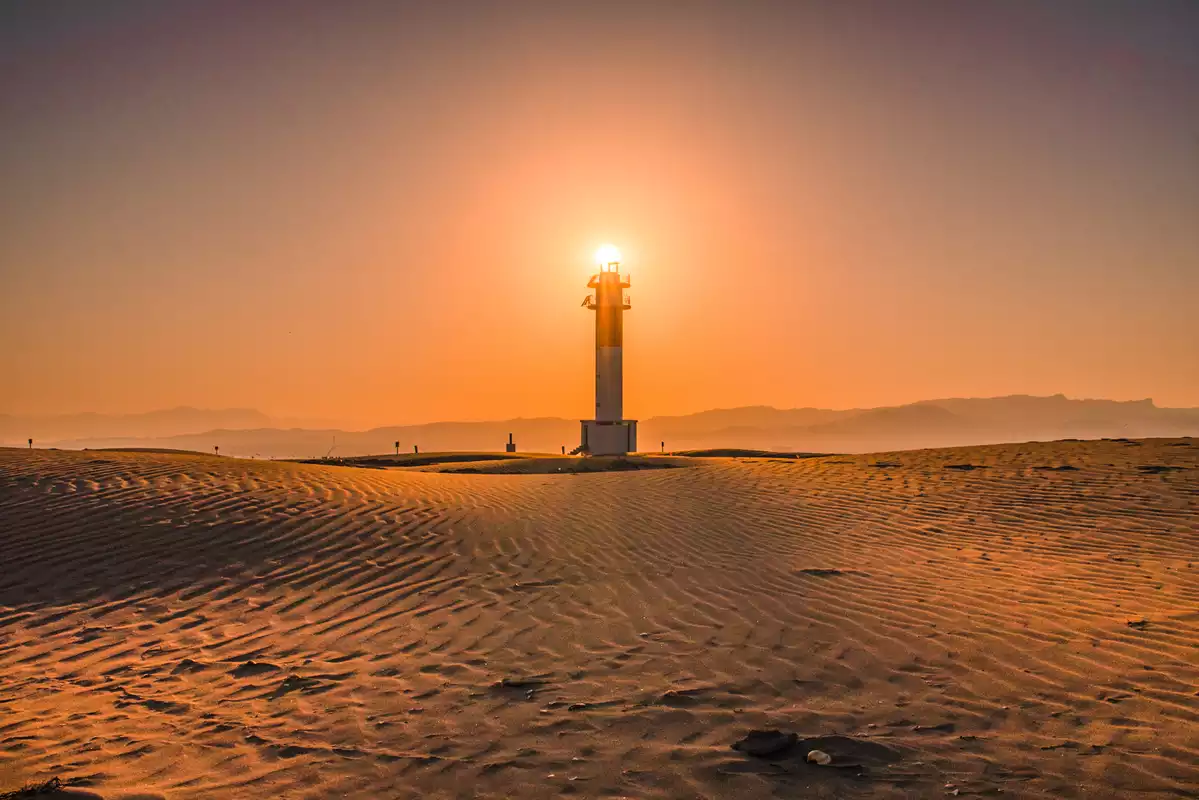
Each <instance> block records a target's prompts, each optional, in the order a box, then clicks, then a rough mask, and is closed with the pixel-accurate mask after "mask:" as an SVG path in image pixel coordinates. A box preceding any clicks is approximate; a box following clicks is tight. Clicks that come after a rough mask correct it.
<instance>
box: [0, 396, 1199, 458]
mask: <svg viewBox="0 0 1199 800" xmlns="http://www.w3.org/2000/svg"><path fill="white" fill-rule="evenodd" d="M218 417H219V418H222V419H234V420H250V421H251V423H252V424H250V425H240V424H238V423H237V422H234V423H225V424H223V425H220V426H214V427H211V429H209V428H206V427H204V425H203V423H204V422H205V421H207V420H211V419H213V418H218ZM43 419H51V418H43ZM54 419H59V420H65V421H67V422H69V423H70V424H76V425H79V426H80V427H81V428H82V427H86V425H92V426H93V428H92V430H96V429H104V430H118V429H122V426H124V429H123V430H121V432H120V433H116V434H105V433H93V432H87V433H83V434H77V435H74V436H70V435H68V436H63V437H61V438H60V439H58V440H56V441H42V439H43V438H45V437H42V436H39V435H38V434H37V433H36V432H35V433H30V434H26V433H25V432H24V430H20V431H17V430H15V429H13V428H12V425H13V424H14V423H13V421H12V420H13V418H7V419H3V418H0V425H3V426H7V427H4V428H0V430H3V431H4V435H3V436H2V437H0V438H2V439H3V440H5V441H8V442H9V443H11V444H17V445H20V444H23V443H24V440H25V438H26V436H27V435H32V436H34V437H35V438H37V439H39V444H43V445H47V446H58V447H71V448H83V447H91V448H95V447H168V448H177V449H184V450H201V451H211V450H212V448H213V446H214V445H218V446H220V448H221V453H223V454H227V455H238V456H258V457H262V458H266V457H274V458H312V457H317V456H323V455H334V456H350V455H367V454H375V453H389V452H392V451H393V449H394V443H395V442H397V441H398V442H400V449H401V450H402V451H406V452H407V451H411V450H412V447H413V446H414V445H417V446H419V447H420V449H421V450H422V451H425V452H431V451H437V450H488V451H490V450H502V449H503V445H504V443H505V442H506V441H507V437H508V434H509V433H511V434H513V436H514V437H515V439H516V444H517V448H518V449H519V450H521V451H524V452H550V453H555V452H559V450H560V448H561V447H562V445H565V446H566V448H567V449H570V448H572V447H574V445H575V444H576V443H577V440H578V436H579V423H578V421H577V420H571V419H559V418H556V417H544V418H537V419H513V420H504V421H494V422H436V423H430V424H425V425H405V426H391V427H383V428H374V429H372V430H368V431H344V430H338V429H334V428H322V429H304V428H282V427H267V426H263V425H262V424H261V422H260V420H265V419H268V418H267V417H266V415H264V414H261V413H260V412H257V411H252V410H244V409H230V410H225V411H200V410H197V409H171V410H169V411H162V412H153V413H151V414H140V415H128V416H125V417H103V416H102V415H88V414H79V415H72V416H71V417H65V418H54ZM67 422H61V423H56V424H62V425H64V427H66V426H67ZM134 425H141V426H144V427H143V428H142V430H145V429H148V428H152V427H154V426H159V428H160V429H166V430H170V429H171V426H176V427H175V429H174V430H170V433H148V434H131V433H129V432H128V431H129V430H130V429H131V427H132V426H134ZM105 426H107V427H105ZM179 426H191V430H183V431H180V430H178V427H179ZM9 431H12V432H11V433H10V432H9ZM1145 436H1199V408H1158V407H1157V406H1155V405H1154V404H1153V401H1152V400H1137V401H1129V402H1120V401H1113V400H1072V399H1069V398H1067V397H1065V396H1064V395H1054V396H1052V397H1031V396H1027V395H1014V396H1010V397H992V398H950V399H945V400H926V401H921V402H918V403H911V404H909V405H903V406H894V407H886V408H872V409H850V410H840V411H835V410H830V409H819V408H796V409H777V408H770V407H768V406H751V407H746V408H732V409H714V410H711V411H703V412H700V413H697V414H687V415H683V416H665V417H654V418H651V419H648V420H644V421H642V423H641V425H640V429H639V437H638V438H639V442H638V444H639V445H640V449H641V450H643V451H655V450H657V449H658V448H659V443H660V442H662V441H665V442H666V448H667V449H668V450H691V449H703V448H751V449H763V450H807V451H816V452H870V451H881V450H903V449H914V448H921V447H949V446H956V445H968V444H989V443H999V442H1018V441H1031V440H1043V441H1044V440H1053V439H1067V438H1076V439H1097V438H1103V437H1109V438H1114V437H1145Z"/></svg>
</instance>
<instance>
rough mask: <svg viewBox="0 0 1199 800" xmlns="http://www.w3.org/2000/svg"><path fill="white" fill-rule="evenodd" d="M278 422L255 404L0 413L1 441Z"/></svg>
mask: <svg viewBox="0 0 1199 800" xmlns="http://www.w3.org/2000/svg"><path fill="white" fill-rule="evenodd" d="M273 424H276V423H275V421H273V420H272V419H271V418H270V417H268V416H267V415H266V414H263V413H262V412H261V411H255V410H254V409H252V408H225V409H215V410H208V409H201V408H190V407H187V406H180V407H179V408H167V409H162V410H160V411H147V412H145V413H143V414H95V413H90V412H85V413H81V414H55V415H45V416H14V415H9V414H0V443H4V444H25V442H26V440H27V439H29V438H30V437H32V438H33V439H34V440H35V441H37V442H41V441H45V440H65V439H91V438H108V437H150V438H153V437H160V436H175V435H177V434H181V433H199V432H201V431H207V430H212V429H214V428H257V427H262V426H264V425H273Z"/></svg>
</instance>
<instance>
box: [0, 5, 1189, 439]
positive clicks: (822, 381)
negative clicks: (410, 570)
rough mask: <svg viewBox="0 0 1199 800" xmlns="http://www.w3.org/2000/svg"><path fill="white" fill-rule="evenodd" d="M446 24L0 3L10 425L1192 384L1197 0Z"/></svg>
mask: <svg viewBox="0 0 1199 800" xmlns="http://www.w3.org/2000/svg"><path fill="white" fill-rule="evenodd" d="M430 5H431V4H413V5H411V6H407V5H404V4H402V3H367V2H363V3H354V4H344V5H343V4H330V3H316V2H300V1H297V2H294V3H286V4H266V3H263V4H244V3H237V4H235V3H224V2H203V3H202V2H169V1H168V2H155V3H144V2H126V3H106V4H95V6H89V5H73V6H72V5H70V4H64V5H62V6H61V7H58V6H56V5H54V4H44V5H43V4H12V5H9V6H5V7H4V10H3V12H0V66H3V69H2V70H0V130H3V131H4V147H3V148H0V219H3V223H2V224H3V226H4V227H3V231H2V232H0V233H2V235H0V270H2V272H0V281H2V284H0V289H2V291H0V342H3V345H4V346H3V348H2V351H0V375H2V376H3V377H2V380H0V412H26V413H27V412H46V413H52V412H70V411H81V410H92V411H101V412H119V411H140V410H146V409H152V408H159V407H165V406H173V405H180V404H188V405H195V406H201V407H225V406H251V407H256V408H260V409H262V410H264V411H266V412H268V413H271V414H275V415H280V416H299V417H309V418H321V419H327V420H331V421H335V422H337V423H339V424H342V425H347V426H368V425H377V424H384V423H409V422H420V421H429V420H437V419H489V418H492V419H496V418H505V417H511V416H540V415H555V416H564V417H572V418H579V417H584V416H587V415H588V413H589V411H590V409H591V408H592V391H593V379H592V358H593V350H592V346H593V329H592V325H593V317H592V315H591V314H590V313H589V312H587V311H586V310H584V309H582V308H580V307H579V304H580V302H581V300H582V298H583V296H584V295H585V294H587V289H586V288H585V284H586V282H587V277H588V275H589V273H590V272H591V264H590V255H591V253H592V252H593V251H594V250H595V248H596V247H597V246H598V245H599V244H601V243H603V242H607V241H611V242H614V243H616V244H617V245H619V246H620V247H621V249H622V250H623V251H624V253H625V262H626V270H627V271H628V272H630V273H631V275H632V280H633V287H632V290H631V292H630V293H631V295H632V298H633V305H634V309H633V311H632V312H631V313H630V315H629V316H628V317H627V318H626V326H625V412H626V415H627V416H629V417H641V418H645V417H648V416H651V415H654V414H664V413H684V412H689V411H696V410H701V409H705V408H712V407H728V406H736V405H748V404H771V405H776V406H783V407H792V406H824V407H853V406H878V405H888V404H896V403H902V402H908V401H912V400H917V399H923V398H932V397H943V396H982V395H997V394H1009V393H1033V394H1052V393H1056V392H1065V393H1066V394H1069V395H1071V396H1080V397H1108V398H1114V399H1133V398H1142V397H1153V398H1155V399H1156V400H1157V401H1158V403H1159V404H1161V405H1199V323H1197V322H1196V314H1195V301H1196V298H1199V224H1197V223H1196V220H1197V219H1199V106H1197V105H1196V102H1195V99H1196V97H1199V44H1197V43H1199V7H1197V6H1196V5H1194V4H1190V3H1187V2H1180V3H1177V4H1171V3H1168V2H1162V3H1160V4H1154V5H1153V9H1152V12H1151V13H1146V12H1145V11H1144V6H1139V5H1138V4H1132V3H1111V4H1108V3H1100V2H1087V3H1068V2H1063V3H1055V4H1045V3H1033V2H1028V3H1020V2H993V3H971V4H960V3H951V2H945V3H933V2H928V3H915V2H912V3H903V4H890V3H882V2H873V3H866V2H845V3H794V4H787V3H762V4H745V5H741V4H701V3H695V4H686V5H685V6H684V4H677V5H676V4H666V3H662V4H640V3H638V4H633V3H630V4H622V3H605V4H602V7H596V8H590V7H588V8H584V7H582V6H580V5H577V4H539V3H523V4H521V3H480V4H476V5H469V4H445V5H452V6H454V7H453V8H452V9H449V8H445V9H442V8H432V7H430ZM684 7H685V8H686V9H687V11H686V12H684V11H683V10H682V9H683V8H684ZM55 9H57V10H55Z"/></svg>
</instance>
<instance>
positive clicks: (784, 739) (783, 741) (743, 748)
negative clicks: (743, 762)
mask: <svg viewBox="0 0 1199 800" xmlns="http://www.w3.org/2000/svg"><path fill="white" fill-rule="evenodd" d="M798 741H799V736H798V735H797V734H794V733H783V732H782V731H750V732H749V734H748V735H747V736H746V737H745V738H744V739H741V740H740V741H738V742H736V743H734V744H733V749H734V750H737V751H739V752H742V753H745V754H746V755H747V756H756V757H757V758H770V757H771V756H778V755H782V754H783V753H786V752H787V751H788V750H790V749H791V748H792V747H794V746H795V743H796V742H798Z"/></svg>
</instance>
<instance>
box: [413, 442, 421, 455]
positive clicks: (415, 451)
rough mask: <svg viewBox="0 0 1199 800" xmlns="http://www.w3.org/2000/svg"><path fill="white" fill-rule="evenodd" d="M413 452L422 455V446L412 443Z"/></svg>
mask: <svg viewBox="0 0 1199 800" xmlns="http://www.w3.org/2000/svg"><path fill="white" fill-rule="evenodd" d="M412 452H413V453H415V454H416V455H418V456H419V455H420V447H418V446H417V445H412Z"/></svg>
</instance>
